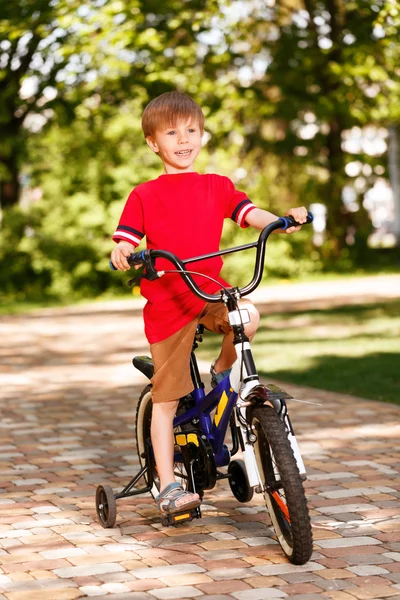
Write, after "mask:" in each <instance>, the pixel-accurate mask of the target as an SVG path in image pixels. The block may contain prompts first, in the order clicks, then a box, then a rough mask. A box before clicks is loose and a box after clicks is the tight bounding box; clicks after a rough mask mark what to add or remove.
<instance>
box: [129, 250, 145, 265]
mask: <svg viewBox="0 0 400 600" xmlns="http://www.w3.org/2000/svg"><path fill="white" fill-rule="evenodd" d="M144 260H145V251H144V250H141V251H140V252H132V254H131V255H130V256H129V257H128V263H129V264H130V265H131V267H132V266H133V265H141V264H142V263H143V262H144Z"/></svg>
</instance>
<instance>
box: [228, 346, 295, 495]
mask: <svg viewBox="0 0 400 600" xmlns="http://www.w3.org/2000/svg"><path fill="white" fill-rule="evenodd" d="M235 349H236V355H237V359H236V361H235V363H234V365H233V367H232V372H231V374H230V384H231V388H232V389H233V390H234V391H235V392H236V393H237V394H238V396H239V398H238V401H237V405H236V406H237V410H236V423H237V426H238V427H239V429H240V432H241V439H242V452H243V459H244V462H245V465H246V471H247V476H248V479H249V484H250V486H251V487H258V488H259V489H260V490H263V489H264V484H263V481H262V479H261V476H260V472H259V470H258V466H257V460H256V456H255V452H254V442H255V441H256V439H257V438H256V434H255V433H254V432H253V431H252V430H251V426H250V424H249V423H248V421H247V418H246V409H247V407H248V406H249V404H250V402H248V401H247V402H246V399H247V398H248V397H249V396H250V394H251V391H252V390H253V389H254V388H255V387H257V386H259V385H260V380H259V377H258V373H257V370H256V366H255V364H254V360H253V356H252V353H251V348H250V342H249V341H244V340H243V339H241V340H237V342H236V343H235ZM268 402H270V403H271V404H272V405H273V406H274V408H275V410H276V411H277V413H278V414H279V415H280V417H281V418H282V420H283V422H284V423H285V428H286V431H287V434H288V439H289V442H290V445H291V448H292V451H293V454H294V457H295V459H296V463H297V467H298V470H299V473H300V476H301V477H302V478H304V479H305V477H306V469H305V466H304V462H303V459H302V456H301V453H300V448H299V445H298V443H297V440H296V436H295V434H294V431H293V427H292V424H291V422H290V419H289V415H288V413H287V408H286V402H285V401H284V400H283V399H280V398H277V397H272V395H271V397H270V398H268Z"/></svg>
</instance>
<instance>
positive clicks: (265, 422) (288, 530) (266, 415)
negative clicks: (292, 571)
mask: <svg viewBox="0 0 400 600" xmlns="http://www.w3.org/2000/svg"><path fill="white" fill-rule="evenodd" d="M247 417H248V420H249V423H250V424H251V427H252V430H253V431H254V433H255V434H256V436H257V441H256V442H255V444H254V451H255V455H256V460H257V466H258V470H259V473H260V477H261V478H262V482H263V486H264V492H263V493H264V498H265V502H266V506H267V508H268V511H269V514H270V517H271V520H272V524H273V526H274V529H275V532H276V535H277V537H278V541H279V543H280V545H281V547H282V550H283V551H284V553H285V554H286V556H287V557H288V559H289V560H290V562H292V563H293V564H295V565H304V564H305V563H306V562H307V561H308V560H309V559H310V557H311V554H312V551H313V540H312V532H311V523H310V516H309V513H308V507H307V500H306V496H305V492H304V488H303V483H302V481H301V478H300V474H299V470H298V468H297V463H296V459H295V457H294V455H293V451H292V448H291V446H290V442H289V440H288V436H287V431H286V429H285V425H284V423H283V422H282V421H281V419H280V418H279V416H278V414H277V413H276V412H275V410H274V409H273V408H271V407H270V406H259V407H249V409H248V412H247Z"/></svg>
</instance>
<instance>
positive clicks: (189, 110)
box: [142, 92, 204, 137]
mask: <svg viewBox="0 0 400 600" xmlns="http://www.w3.org/2000/svg"><path fill="white" fill-rule="evenodd" d="M189 119H192V120H193V121H195V122H197V123H198V126H199V127H200V130H201V131H204V115H203V111H202V110H201V108H200V106H199V105H198V104H197V102H195V101H194V100H193V98H191V97H190V96H188V95H187V94H184V93H183V92H166V93H165V94H161V96H157V98H154V100H152V101H151V102H149V104H148V105H147V106H146V108H145V109H144V111H143V116H142V129H143V133H144V136H145V137H148V136H153V135H154V133H155V131H156V130H157V129H164V128H165V129H168V127H176V124H177V122H178V121H181V120H184V121H188V120H189Z"/></svg>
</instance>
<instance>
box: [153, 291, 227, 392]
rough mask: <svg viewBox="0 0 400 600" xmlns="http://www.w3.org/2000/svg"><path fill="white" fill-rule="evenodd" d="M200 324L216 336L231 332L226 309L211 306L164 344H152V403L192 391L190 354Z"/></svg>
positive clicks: (208, 304) (210, 304) (222, 306)
mask: <svg viewBox="0 0 400 600" xmlns="http://www.w3.org/2000/svg"><path fill="white" fill-rule="evenodd" d="M198 324H201V325H204V327H205V328H206V329H208V330H210V331H214V332H215V333H220V334H227V333H229V332H230V331H231V326H230V325H229V321H228V311H227V308H226V306H225V305H224V304H220V303H218V304H217V303H211V302H210V303H207V304H206V305H205V307H204V309H203V311H202V312H201V313H200V315H199V316H198V317H197V318H196V319H193V321H190V323H188V324H187V325H185V326H184V327H182V329H180V330H179V331H177V332H176V333H174V334H172V335H171V336H170V337H168V338H166V339H165V340H162V341H161V342H156V343H155V344H150V351H151V356H152V358H153V363H154V376H153V378H152V380H151V381H152V384H153V389H152V397H153V402H171V401H172V400H178V398H181V397H182V396H186V394H189V392H191V391H192V389H193V382H192V378H191V375H190V353H191V351H192V346H193V340H194V336H195V333H196V328H197V325H198Z"/></svg>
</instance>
